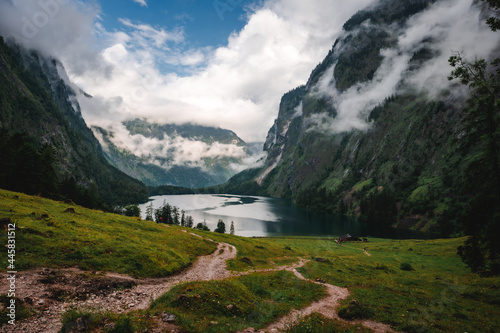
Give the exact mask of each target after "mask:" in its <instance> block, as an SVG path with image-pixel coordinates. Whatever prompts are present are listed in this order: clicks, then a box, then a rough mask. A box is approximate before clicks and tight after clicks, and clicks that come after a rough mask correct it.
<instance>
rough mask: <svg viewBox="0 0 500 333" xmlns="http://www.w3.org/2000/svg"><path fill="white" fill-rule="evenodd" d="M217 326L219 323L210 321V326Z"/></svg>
mask: <svg viewBox="0 0 500 333" xmlns="http://www.w3.org/2000/svg"><path fill="white" fill-rule="evenodd" d="M218 324H219V323H218V322H216V321H211V322H210V325H218Z"/></svg>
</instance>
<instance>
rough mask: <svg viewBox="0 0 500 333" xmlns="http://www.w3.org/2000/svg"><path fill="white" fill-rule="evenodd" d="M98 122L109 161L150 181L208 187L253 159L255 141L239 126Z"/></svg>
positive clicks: (95, 129)
mask: <svg viewBox="0 0 500 333" xmlns="http://www.w3.org/2000/svg"><path fill="white" fill-rule="evenodd" d="M121 125H123V126H116V124H115V125H113V127H111V128H108V129H104V128H100V127H93V131H94V133H95V135H96V137H97V138H98V139H99V141H100V142H101V145H102V147H103V149H104V153H105V155H106V157H107V159H108V160H109V161H110V163H111V164H112V165H114V166H116V167H117V168H118V169H120V170H122V171H123V172H125V173H126V174H128V175H130V176H132V177H134V178H136V179H139V180H141V181H143V182H144V183H145V184H147V185H150V186H162V185H174V186H183V187H190V188H196V187H204V186H211V185H214V184H220V183H224V182H225V181H227V180H228V179H229V178H230V177H231V176H233V175H234V174H235V173H236V172H237V171H239V170H241V169H242V168H244V165H245V162H246V161H247V160H248V161H251V162H254V161H253V159H252V157H251V156H252V154H253V152H252V151H251V147H250V146H249V145H247V144H246V143H245V142H244V141H243V140H241V139H240V138H239V137H238V136H237V135H236V134H235V133H234V132H232V131H229V130H225V129H221V128H213V127H206V126H199V125H193V124H184V125H176V124H164V125H160V124H156V123H149V122H148V121H146V120H144V119H135V120H129V121H124V122H123V123H122V124H121Z"/></svg>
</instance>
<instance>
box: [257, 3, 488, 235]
mask: <svg viewBox="0 0 500 333" xmlns="http://www.w3.org/2000/svg"><path fill="white" fill-rule="evenodd" d="M460 6H461V7H460ZM459 7H460V8H459ZM459 10H460V13H461V14H460V15H462V16H460V17H455V19H452V18H451V17H448V18H447V15H451V13H450V12H453V11H457V12H458V11H459ZM457 12H456V13H457ZM479 13H480V8H477V7H475V5H474V4H472V2H471V1H468V2H467V1H459V2H455V3H452V2H449V1H444V0H443V1H424V0H414V1H392V0H384V1H380V2H378V3H377V5H375V6H372V7H371V8H368V9H366V10H364V11H361V12H359V13H357V14H356V15H354V16H353V17H352V18H351V19H350V20H349V21H348V22H346V23H345V25H344V32H343V34H342V35H341V36H339V38H338V39H337V41H336V42H335V45H334V46H333V48H332V49H331V51H330V52H329V54H328V55H327V57H326V58H325V60H324V61H323V62H322V63H321V64H319V65H318V66H317V68H316V69H314V71H313V72H312V74H311V76H310V78H309V81H308V82H307V84H306V85H305V86H303V87H299V88H297V89H295V90H293V91H290V92H288V93H287V94H285V95H284V96H283V98H282V101H281V105H280V110H279V115H278V118H277V119H276V121H275V124H274V126H273V127H272V128H271V130H270V131H269V134H268V137H267V140H266V143H265V147H264V149H265V150H266V151H267V152H268V158H267V161H266V165H265V166H264V167H263V168H262V169H261V170H259V171H258V175H257V176H256V177H255V178H254V180H255V181H256V182H257V183H258V184H259V185H260V189H259V191H260V193H264V192H265V193H267V194H269V195H271V196H276V197H285V198H291V199H292V200H293V201H294V202H296V203H298V204H299V205H303V206H306V207H309V208H314V209H321V210H331V211H337V212H342V213H348V214H352V215H355V216H357V217H359V218H360V219H362V220H364V221H367V222H370V223H378V224H385V225H394V226H398V227H402V228H412V229H418V230H433V231H439V232H442V233H445V234H446V233H449V232H450V230H452V229H453V226H452V225H447V224H446V223H445V222H443V221H442V220H443V219H444V218H443V217H444V216H448V217H449V216H450V214H451V215H453V214H452V211H453V210H454V209H455V208H453V206H454V203H453V202H455V201H456V200H461V198H458V197H457V196H456V195H455V194H454V193H455V192H456V190H457V188H460V187H461V186H462V185H461V182H462V180H461V178H460V176H459V174H460V172H459V170H461V168H462V167H463V164H462V163H461V161H462V159H463V156H460V153H459V152H457V150H456V144H457V140H459V139H460V133H459V128H460V127H459V126H458V124H459V123H460V120H461V118H462V117H463V114H462V110H463V106H464V103H465V100H466V96H467V92H466V91H463V90H461V89H462V88H461V87H460V86H457V85H450V84H448V81H447V80H446V77H447V74H449V72H450V71H451V67H449V66H448V63H447V57H449V56H450V55H451V53H450V51H449V49H448V50H446V49H445V48H443V45H454V44H453V43H454V42H455V41H456V47H457V48H459V47H460V45H462V44H460V43H461V42H463V41H461V40H460V38H458V37H456V36H455V30H456V29H458V26H452V25H453V23H452V22H453V20H455V21H457V20H464V21H463V22H461V24H462V23H463V24H465V21H466V20H470V21H471V22H475V24H476V25H477V26H480V19H479V18H478V17H479ZM439 15H441V17H439ZM457 24H458V23H457ZM443 26H444V27H445V28H443ZM439 27H441V28H442V29H441V28H439ZM436 29H438V30H439V29H441V30H440V32H439V33H436ZM486 30H487V29H484V31H486ZM417 32H418V33H417ZM478 33H479V32H478ZM417 35H418V36H417ZM475 38H480V37H478V36H476V37H475ZM448 43H449V44H448ZM493 50H494V45H493V46H492V47H491V49H487V50H482V51H484V52H483V53H482V55H483V56H488V55H490V54H491V51H493ZM472 51H474V52H478V50H477V49H476V50H472ZM453 170H455V171H456V172H455V173H454V171H453ZM451 220H452V219H451ZM447 221H448V222H447V223H448V224H449V223H453V222H449V221H450V219H447Z"/></svg>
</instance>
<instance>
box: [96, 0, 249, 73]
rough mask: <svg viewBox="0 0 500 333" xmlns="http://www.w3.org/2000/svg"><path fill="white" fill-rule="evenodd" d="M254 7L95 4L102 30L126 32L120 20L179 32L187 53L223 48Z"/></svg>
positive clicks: (179, 1) (195, 0)
mask: <svg viewBox="0 0 500 333" xmlns="http://www.w3.org/2000/svg"><path fill="white" fill-rule="evenodd" d="M141 3H146V4H147V5H146V6H144V5H141ZM254 3H255V1H252V0H216V1H210V0H209V1H207V0H166V1H165V0H147V1H146V0H137V1H135V0H106V1H101V2H100V3H99V4H100V7H101V14H100V16H101V19H102V24H103V26H104V27H105V28H106V30H108V31H115V30H127V29H126V28H125V27H124V25H123V23H122V22H121V21H120V19H129V20H131V21H132V22H133V23H139V22H140V23H145V24H149V25H151V26H153V27H156V28H164V29H166V30H173V29H176V28H180V29H182V31H183V32H184V34H185V40H184V41H183V44H182V47H183V48H185V49H187V48H203V47H213V48H216V47H220V46H224V45H226V44H227V40H228V37H229V35H230V34H231V33H233V32H237V31H240V30H241V29H242V28H243V27H244V26H245V24H246V13H247V10H248V8H249V7H250V6H252V5H254ZM170 69H171V70H175V69H174V68H170Z"/></svg>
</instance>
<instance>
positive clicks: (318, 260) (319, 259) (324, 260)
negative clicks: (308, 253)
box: [316, 258, 326, 262]
mask: <svg viewBox="0 0 500 333" xmlns="http://www.w3.org/2000/svg"><path fill="white" fill-rule="evenodd" d="M316 261H317V262H326V259H325V258H316Z"/></svg>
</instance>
